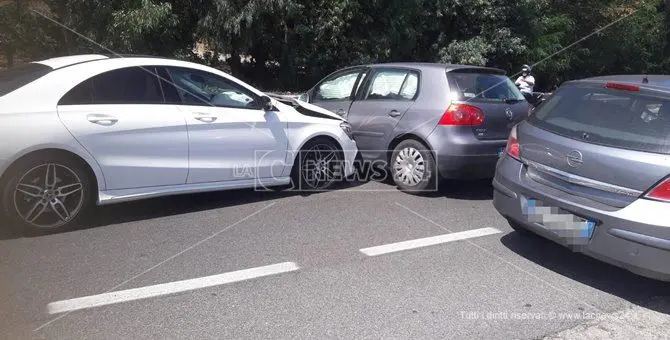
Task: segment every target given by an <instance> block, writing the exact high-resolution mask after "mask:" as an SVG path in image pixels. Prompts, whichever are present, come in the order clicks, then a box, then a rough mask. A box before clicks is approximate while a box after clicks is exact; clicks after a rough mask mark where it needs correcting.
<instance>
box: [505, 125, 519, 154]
mask: <svg viewBox="0 0 670 340" xmlns="http://www.w3.org/2000/svg"><path fill="white" fill-rule="evenodd" d="M505 152H507V154H508V155H510V156H511V157H512V158H514V159H516V160H521V150H520V146H519V140H518V139H517V138H516V126H514V127H513V128H512V131H510V133H509V138H507V146H506V147H505Z"/></svg>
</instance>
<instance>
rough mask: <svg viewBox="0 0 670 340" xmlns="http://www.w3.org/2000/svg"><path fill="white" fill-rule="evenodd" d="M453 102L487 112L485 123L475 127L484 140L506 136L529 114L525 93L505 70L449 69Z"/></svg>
mask: <svg viewBox="0 0 670 340" xmlns="http://www.w3.org/2000/svg"><path fill="white" fill-rule="evenodd" d="M447 80H448V82H449V87H450V90H451V99H452V101H453V103H467V104H469V105H474V106H476V107H478V108H479V109H480V110H482V112H483V113H484V123H483V124H482V125H479V126H476V127H473V129H472V132H473V133H474V134H475V136H476V137H477V138H478V139H480V140H505V139H507V137H508V136H509V132H510V130H511V129H512V127H513V126H514V125H516V124H517V123H519V122H520V121H522V120H523V119H525V118H526V117H527V116H528V112H529V105H528V102H527V101H526V99H525V97H524V96H523V94H521V92H520V91H519V89H517V87H516V86H515V85H514V83H512V81H511V80H510V79H509V78H508V77H507V76H505V75H504V74H500V73H495V72H493V71H491V72H487V71H485V70H482V69H456V70H454V71H451V72H447Z"/></svg>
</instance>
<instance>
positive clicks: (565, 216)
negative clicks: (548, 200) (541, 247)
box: [521, 198, 596, 244]
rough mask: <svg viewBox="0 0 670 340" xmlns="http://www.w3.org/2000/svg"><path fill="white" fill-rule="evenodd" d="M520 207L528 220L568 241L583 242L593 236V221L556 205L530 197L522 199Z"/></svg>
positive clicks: (594, 223)
mask: <svg viewBox="0 0 670 340" xmlns="http://www.w3.org/2000/svg"><path fill="white" fill-rule="evenodd" d="M521 208H522V211H523V213H524V215H525V216H526V218H527V219H528V222H533V223H537V224H538V225H540V226H542V227H543V228H545V229H547V230H549V231H551V232H553V233H554V234H556V235H558V236H560V237H563V238H565V239H566V240H567V241H569V243H573V244H574V243H585V242H588V240H589V239H591V236H593V231H594V229H595V226H596V222H595V221H591V220H588V219H586V218H582V217H579V216H575V215H573V214H571V213H569V212H566V211H564V210H562V209H560V208H557V207H551V206H546V205H544V203H542V202H541V201H538V200H535V199H532V198H528V199H525V200H522V207H521Z"/></svg>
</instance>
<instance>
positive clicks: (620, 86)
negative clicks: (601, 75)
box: [605, 83, 640, 92]
mask: <svg viewBox="0 0 670 340" xmlns="http://www.w3.org/2000/svg"><path fill="white" fill-rule="evenodd" d="M605 87H606V88H608V89H613V90H623V91H633V92H637V91H640V87H639V86H637V85H629V84H620V83H607V84H605Z"/></svg>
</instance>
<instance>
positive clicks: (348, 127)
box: [340, 122, 354, 140]
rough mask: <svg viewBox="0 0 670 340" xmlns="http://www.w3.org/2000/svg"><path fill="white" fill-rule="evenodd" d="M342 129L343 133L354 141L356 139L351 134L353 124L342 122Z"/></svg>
mask: <svg viewBox="0 0 670 340" xmlns="http://www.w3.org/2000/svg"><path fill="white" fill-rule="evenodd" d="M340 127H341V128H342V131H344V133H346V134H347V136H349V138H351V139H352V140H353V139H354V134H353V133H352V132H351V124H349V123H348V122H342V123H340Z"/></svg>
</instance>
